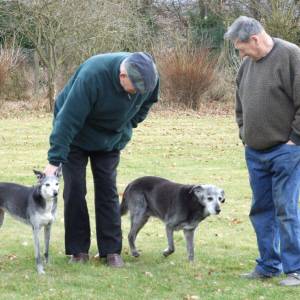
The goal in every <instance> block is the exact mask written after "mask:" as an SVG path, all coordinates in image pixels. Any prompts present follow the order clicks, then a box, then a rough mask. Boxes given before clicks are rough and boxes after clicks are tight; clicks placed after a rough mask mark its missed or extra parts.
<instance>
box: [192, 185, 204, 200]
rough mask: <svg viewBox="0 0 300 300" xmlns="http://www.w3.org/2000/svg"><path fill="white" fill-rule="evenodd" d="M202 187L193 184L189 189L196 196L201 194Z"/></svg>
mask: <svg viewBox="0 0 300 300" xmlns="http://www.w3.org/2000/svg"><path fill="white" fill-rule="evenodd" d="M203 191H204V188H203V186H202V185H193V186H192V187H191V189H190V194H195V195H196V196H197V197H199V198H200V197H202V196H203Z"/></svg>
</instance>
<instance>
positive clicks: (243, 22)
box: [224, 16, 264, 42]
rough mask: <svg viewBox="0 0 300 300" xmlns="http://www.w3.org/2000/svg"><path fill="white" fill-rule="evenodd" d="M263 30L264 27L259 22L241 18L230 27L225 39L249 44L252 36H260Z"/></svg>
mask: <svg viewBox="0 0 300 300" xmlns="http://www.w3.org/2000/svg"><path fill="white" fill-rule="evenodd" d="M263 30H264V28H263V26H262V25H261V24H260V23H259V22H258V21H257V20H255V19H253V18H250V17H245V16H240V17H238V18H237V19H236V20H235V21H234V22H233V23H232V24H231V26H229V28H228V30H227V32H226V33H225V34H224V38H225V39H228V40H231V41H235V40H239V41H241V42H247V41H248V40H249V38H250V36H251V35H254V34H258V33H260V32H262V31H263Z"/></svg>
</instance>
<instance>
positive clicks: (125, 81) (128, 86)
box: [120, 71, 136, 94]
mask: <svg viewBox="0 0 300 300" xmlns="http://www.w3.org/2000/svg"><path fill="white" fill-rule="evenodd" d="M120 84H121V86H122V87H123V89H124V90H125V91H126V92H127V93H129V94H135V93H136V90H135V88H134V86H133V84H132V82H131V81H130V79H129V77H128V75H127V74H126V73H125V72H124V71H121V73H120Z"/></svg>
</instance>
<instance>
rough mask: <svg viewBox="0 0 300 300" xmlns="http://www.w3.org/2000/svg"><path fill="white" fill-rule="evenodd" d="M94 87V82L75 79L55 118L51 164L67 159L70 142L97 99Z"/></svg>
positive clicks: (50, 152) (51, 142)
mask: <svg viewBox="0 0 300 300" xmlns="http://www.w3.org/2000/svg"><path fill="white" fill-rule="evenodd" d="M92 87H93V85H92V83H90V82H88V83H87V82H86V81H85V80H83V79H81V78H77V79H76V80H75V81H74V83H73V85H72V88H71V89H70V91H69V93H68V95H67V98H66V99H65V102H64V104H63V106H62V107H61V109H60V111H59V112H58V114H57V115H56V118H55V120H54V124H53V130H52V133H51V135H50V139H49V140H50V149H49V151H48V161H49V163H50V165H52V166H58V165H59V164H60V163H64V162H66V161H67V157H68V154H69V149H70V144H71V143H72V141H73V139H74V137H75V135H76V134H77V133H78V132H79V130H80V129H81V128H82V127H83V125H84V122H85V120H86V118H87V116H88V115H89V113H90V111H91V109H92V107H93V104H94V103H95V101H96V99H97V90H96V89H93V88H92ZM49 168H50V167H49Z"/></svg>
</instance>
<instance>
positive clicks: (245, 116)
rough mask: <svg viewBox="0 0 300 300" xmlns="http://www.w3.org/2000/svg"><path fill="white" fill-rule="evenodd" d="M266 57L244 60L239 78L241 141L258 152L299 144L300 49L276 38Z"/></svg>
mask: <svg viewBox="0 0 300 300" xmlns="http://www.w3.org/2000/svg"><path fill="white" fill-rule="evenodd" d="M273 40H274V47H273V49H272V50H271V52H270V53H268V55H267V56H265V57H264V58H262V59H260V60H258V61H254V60H252V59H250V58H249V57H247V58H246V59H244V61H243V63H242V65H241V67H240V70H239V72H238V75H237V93H236V121H237V124H238V126H239V129H240V138H241V139H242V140H243V142H244V143H245V144H247V145H248V146H250V147H251V148H254V149H256V150H265V149H268V148H271V147H273V146H276V145H279V144H282V143H286V142H287V141H288V140H292V141H293V142H294V143H295V144H297V145H300V49H299V48H298V47H297V46H296V45H294V44H291V43H289V42H286V41H284V40H281V39H277V38H274V39H273Z"/></svg>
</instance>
